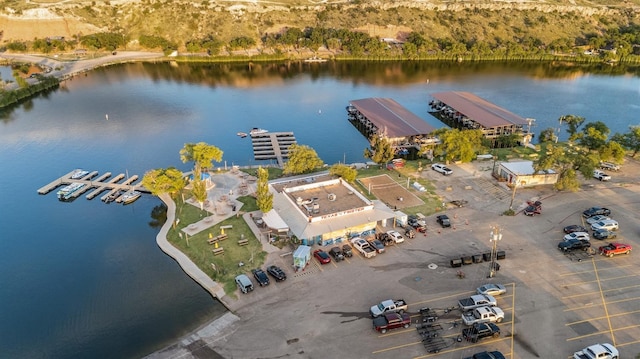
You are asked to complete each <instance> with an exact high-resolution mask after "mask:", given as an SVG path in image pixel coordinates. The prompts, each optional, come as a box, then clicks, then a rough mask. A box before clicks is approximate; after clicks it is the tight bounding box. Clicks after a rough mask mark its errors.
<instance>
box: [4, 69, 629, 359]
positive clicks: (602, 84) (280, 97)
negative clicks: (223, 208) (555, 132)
mask: <svg viewBox="0 0 640 359" xmlns="http://www.w3.org/2000/svg"><path fill="white" fill-rule="evenodd" d="M637 73H638V71H637V70H636V69H629V70H626V71H621V70H620V69H618V68H612V69H608V68H590V69H582V68H572V67H569V68H562V67H560V68H559V67H557V66H555V65H553V66H552V65H536V64H534V65H524V64H518V65H508V66H507V65H502V64H479V65H478V64H471V65H467V64H455V65H454V64H437V63H431V64H429V63H426V64H425V63H405V64H394V63H376V64H368V63H365V64H360V63H347V64H334V63H326V64H288V65H287V64H273V65H260V64H254V65H251V66H247V65H182V64H128V65H122V66H114V67H111V68H107V69H100V70H96V71H93V72H91V73H89V74H88V75H87V76H79V77H76V78H74V79H73V80H71V81H68V82H67V83H65V84H64V85H63V86H62V87H61V88H60V89H58V90H56V91H54V92H51V93H48V94H46V95H45V96H40V97H38V98H35V99H33V100H31V101H29V102H28V103H25V104H23V105H21V106H18V107H16V108H13V109H10V110H8V111H4V112H3V113H1V114H0V115H1V116H0V121H1V122H0V170H1V173H2V176H0V204H2V207H1V208H2V216H0V228H2V231H3V234H2V236H1V237H0V242H1V243H2V251H0V268H2V271H0V283H1V284H2V287H3V289H2V291H0V303H2V307H3V309H2V311H0V357H3V358H26V357H28V358H88V357H107V358H110V357H113V358H129V357H140V356H144V355H146V354H149V353H151V352H153V351H155V350H158V349H160V348H162V347H163V346H165V345H167V344H170V343H171V342H172V341H174V340H175V339H176V338H179V337H180V336H182V335H184V334H186V333H187V332H189V331H191V330H193V329H195V328H197V327H198V326H200V325H201V324H203V323H206V322H207V321H209V320H211V319H213V318H215V317H217V316H219V315H220V314H221V313H223V312H224V308H223V307H222V306H221V305H220V304H219V303H217V302H216V301H215V300H213V299H212V298H211V296H210V295H209V294H208V293H207V292H205V291H204V290H203V289H202V288H200V287H199V286H198V285H197V284H196V283H194V282H193V281H192V280H191V279H190V278H189V277H187V276H186V275H185V274H184V273H183V272H182V271H181V270H180V268H179V267H178V265H177V264H176V263H175V262H174V261H173V260H172V259H170V258H169V257H168V256H166V255H165V254H164V253H162V252H161V251H160V249H159V248H158V247H157V246H156V244H155V236H156V233H157V231H158V228H157V227H155V226H152V225H150V222H153V221H154V219H153V218H152V212H153V210H154V208H155V207H157V206H159V205H160V201H159V200H157V199H156V198H153V197H151V196H149V195H145V196H143V197H142V198H141V199H140V200H138V201H137V202H135V203H134V204H132V205H129V206H122V205H117V204H109V205H107V204H104V203H102V202H100V201H99V200H93V201H88V200H86V199H85V198H84V197H80V198H78V199H77V200H76V201H74V202H72V203H62V202H59V201H58V200H57V199H56V197H55V194H54V193H51V194H48V195H38V194H37V193H36V190H37V189H38V188H40V187H42V186H43V185H45V184H46V183H49V182H50V181H52V180H54V179H56V178H58V177H60V176H61V175H63V174H66V173H68V172H70V171H71V170H72V169H75V168H84V169H88V170H97V171H99V172H100V173H104V172H107V171H110V172H113V173H114V174H115V173H125V172H128V173H129V174H131V175H133V174H138V175H143V174H144V172H145V171H147V170H149V169H153V168H159V167H169V166H175V167H177V168H180V169H182V170H188V169H189V164H183V163H181V162H180V157H179V154H178V152H179V150H180V149H181V148H182V147H183V145H184V144H185V143H187V142H199V141H205V142H207V143H210V144H213V145H216V146H218V147H220V148H221V149H222V150H223V151H224V157H223V162H222V163H220V164H218V165H219V166H224V165H225V163H226V164H227V165H228V166H230V165H232V164H241V165H255V164H258V163H259V162H256V161H254V160H253V159H252V153H251V146H250V140H249V139H248V138H245V139H241V138H239V137H237V136H236V132H238V131H243V132H248V131H249V130H250V129H251V128H252V127H261V128H265V129H268V130H270V131H293V132H294V133H295V136H296V138H297V140H298V143H301V144H306V145H309V146H311V147H313V148H314V149H315V150H316V151H317V152H318V154H319V155H320V157H321V158H322V159H323V160H324V161H325V162H326V163H329V164H333V163H336V162H339V161H344V160H346V161H347V162H359V161H364V159H363V157H362V153H363V150H364V148H365V146H366V145H367V143H366V141H365V139H364V138H363V137H362V136H361V135H360V133H359V132H358V131H357V130H356V129H355V128H353V127H352V126H351V124H350V123H349V122H348V121H347V120H346V112H345V106H346V105H348V103H349V100H352V99H360V98H365V97H391V98H393V99H395V100H396V101H398V102H399V103H400V104H402V105H404V106H405V107H407V108H408V109H409V110H411V111H413V112H414V113H416V114H417V115H418V116H420V117H422V118H424V119H425V120H426V121H428V122H430V123H432V124H433V125H435V126H436V127H441V126H442V125H441V124H440V123H439V122H438V121H437V120H435V119H434V118H431V117H430V116H429V115H428V113H427V110H428V101H429V100H430V98H429V95H430V94H431V93H433V92H439V91H451V90H456V91H469V92H473V93H475V94H477V95H478V96H480V97H483V98H485V99H487V100H489V101H491V102H494V103H496V104H498V105H499V106H502V107H505V108H506V109H508V110H510V111H512V112H514V113H517V114H519V115H521V116H523V117H530V118H535V119H536V120H537V121H536V123H537V125H536V127H535V128H534V129H533V130H534V131H535V132H540V130H542V129H544V128H547V127H556V126H557V119H558V118H559V117H560V116H563V115H566V114H575V115H579V116H584V117H585V118H586V119H587V121H596V120H600V121H603V122H605V123H606V124H607V125H608V126H609V127H610V128H611V129H612V130H613V132H616V131H617V132H624V131H626V130H627V128H628V126H629V125H637V124H639V123H638V121H639V120H638V117H637V113H638V109H639V107H640V79H639V77H638V76H637ZM107 115H108V119H107ZM563 136H564V132H563ZM565 138H566V136H565Z"/></svg>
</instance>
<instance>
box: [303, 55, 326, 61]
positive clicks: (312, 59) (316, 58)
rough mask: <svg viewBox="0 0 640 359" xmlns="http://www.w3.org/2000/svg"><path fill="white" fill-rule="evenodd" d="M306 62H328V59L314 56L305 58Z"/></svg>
mask: <svg viewBox="0 0 640 359" xmlns="http://www.w3.org/2000/svg"><path fill="white" fill-rule="evenodd" d="M304 62H327V59H323V58H321V57H317V56H314V57H309V58H308V59H305V60H304Z"/></svg>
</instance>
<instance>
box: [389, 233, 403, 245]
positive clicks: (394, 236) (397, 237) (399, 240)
mask: <svg viewBox="0 0 640 359" xmlns="http://www.w3.org/2000/svg"><path fill="white" fill-rule="evenodd" d="M387 234H388V235H389V237H391V238H392V239H393V241H394V242H396V243H402V242H404V237H403V236H402V235H401V234H400V233H398V231H387Z"/></svg>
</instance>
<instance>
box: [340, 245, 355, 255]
mask: <svg viewBox="0 0 640 359" xmlns="http://www.w3.org/2000/svg"><path fill="white" fill-rule="evenodd" d="M342 254H344V256H345V257H347V258H351V257H353V250H352V249H351V246H350V245H348V244H343V245H342Z"/></svg>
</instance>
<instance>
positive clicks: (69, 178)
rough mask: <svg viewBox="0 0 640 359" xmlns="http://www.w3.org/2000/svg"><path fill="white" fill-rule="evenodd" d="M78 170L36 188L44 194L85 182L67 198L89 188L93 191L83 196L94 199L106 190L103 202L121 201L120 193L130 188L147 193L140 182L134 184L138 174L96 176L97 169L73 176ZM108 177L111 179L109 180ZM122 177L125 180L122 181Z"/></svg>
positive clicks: (73, 197)
mask: <svg viewBox="0 0 640 359" xmlns="http://www.w3.org/2000/svg"><path fill="white" fill-rule="evenodd" d="M80 171H81V170H79V169H76V170H73V171H71V172H69V173H67V174H65V175H64V176H62V177H60V178H58V179H56V180H54V181H52V182H50V183H48V184H46V185H44V186H42V187H41V188H39V189H38V193H39V194H43V195H44V194H47V193H49V192H51V191H53V190H54V189H56V188H58V187H60V186H66V185H70V184H72V183H82V184H85V186H84V187H82V188H81V189H79V190H77V191H75V192H73V193H72V194H71V196H70V198H69V199H70V200H73V199H75V198H77V197H79V196H80V195H82V194H83V193H85V192H87V191H89V190H90V189H93V191H91V192H89V194H87V195H86V196H85V197H86V198H87V199H89V200H91V199H94V198H95V197H97V196H98V195H99V194H101V193H102V192H104V191H108V192H107V193H106V194H104V195H103V196H102V197H100V200H102V201H103V202H111V201H115V202H118V203H120V202H122V195H123V194H124V193H125V192H127V191H130V190H136V191H139V192H146V193H149V190H147V189H146V188H144V187H142V184H140V183H135V184H134V182H136V181H137V180H138V175H133V176H131V177H128V176H126V175H125V174H124V173H120V174H118V175H117V176H115V177H113V178H111V175H112V173H111V172H106V173H104V174H103V175H101V176H99V177H97V178H96V176H98V171H93V172H88V171H87V174H85V175H83V176H82V177H80V178H75V177H74V175H75V174H77V173H78V172H80ZM109 178H111V179H110V180H109ZM125 178H126V179H125ZM123 179H125V180H124V181H122V180H123ZM121 181H122V182H121Z"/></svg>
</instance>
